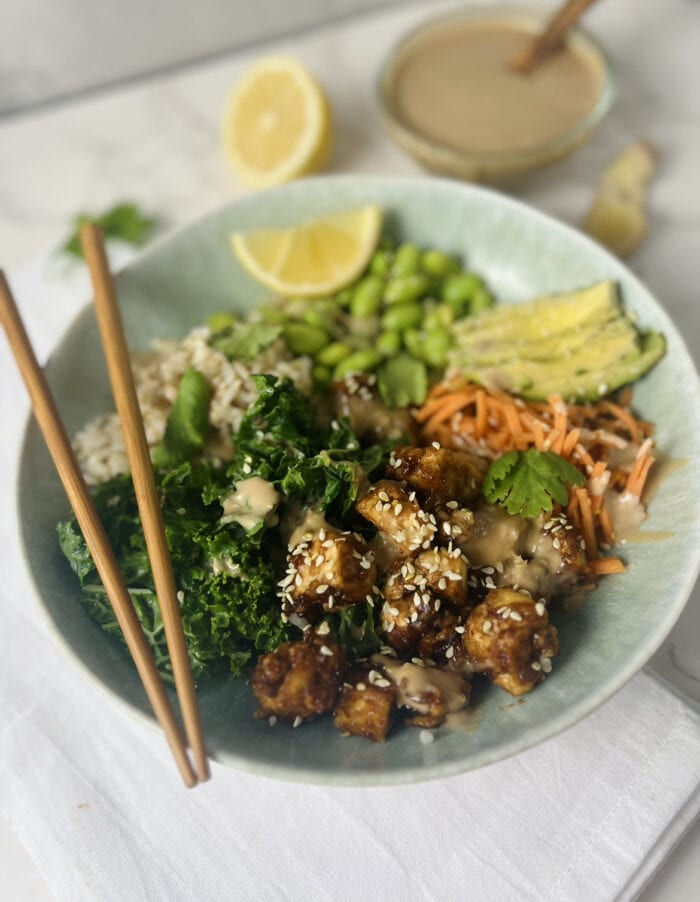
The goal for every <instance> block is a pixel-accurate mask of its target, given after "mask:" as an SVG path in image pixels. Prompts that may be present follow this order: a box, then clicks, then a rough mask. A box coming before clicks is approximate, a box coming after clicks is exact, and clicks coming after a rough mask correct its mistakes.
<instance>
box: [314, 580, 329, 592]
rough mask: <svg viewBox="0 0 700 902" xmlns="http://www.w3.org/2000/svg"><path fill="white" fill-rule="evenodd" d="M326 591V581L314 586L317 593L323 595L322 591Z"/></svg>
mask: <svg viewBox="0 0 700 902" xmlns="http://www.w3.org/2000/svg"><path fill="white" fill-rule="evenodd" d="M327 591H328V585H327V583H321V585H320V586H316V594H317V595H323V593H324V592H327Z"/></svg>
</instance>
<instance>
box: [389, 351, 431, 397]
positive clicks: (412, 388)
mask: <svg viewBox="0 0 700 902" xmlns="http://www.w3.org/2000/svg"><path fill="white" fill-rule="evenodd" d="M377 387H378V388H379V394H380V395H381V396H382V401H384V403H385V404H386V406H387V407H409V406H410V405H411V404H422V403H423V401H425V397H426V395H427V394H428V371H427V369H426V366H425V364H424V363H423V362H422V361H421V360H416V359H415V357H410V356H409V355H408V354H399V355H398V357H394V358H393V359H391V360H387V361H386V363H384V364H383V365H382V366H381V368H380V370H379V373H378V374H377Z"/></svg>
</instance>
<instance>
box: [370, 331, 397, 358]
mask: <svg viewBox="0 0 700 902" xmlns="http://www.w3.org/2000/svg"><path fill="white" fill-rule="evenodd" d="M375 347H376V348H377V350H378V351H379V353H380V354H383V355H384V357H393V356H394V354H398V352H399V351H400V350H401V335H400V333H398V332H393V331H392V332H382V333H381V334H380V335H378V336H377V341H376V343H375Z"/></svg>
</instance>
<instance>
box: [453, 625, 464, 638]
mask: <svg viewBox="0 0 700 902" xmlns="http://www.w3.org/2000/svg"><path fill="white" fill-rule="evenodd" d="M455 632H456V633H459V635H460V636H461V635H462V633H463V632H464V627H463V626H456V627H455Z"/></svg>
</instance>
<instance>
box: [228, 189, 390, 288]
mask: <svg viewBox="0 0 700 902" xmlns="http://www.w3.org/2000/svg"><path fill="white" fill-rule="evenodd" d="M381 224H382V214H381V210H380V209H379V207H377V206H376V205H374V204H369V205H367V206H365V207H359V208H357V209H355V210H348V211H347V212H344V213H336V214H335V215H332V216H326V217H323V218H321V219H314V220H311V221H308V222H303V223H300V224H299V225H296V226H291V227H290V228H286V229H268V230H265V231H259V232H235V233H234V234H233V235H231V245H232V247H233V251H234V253H235V255H236V257H237V258H238V261H239V262H240V264H241V265H242V266H243V268H244V269H245V270H246V271H247V272H248V273H250V275H251V276H253V278H255V279H257V280H258V281H259V282H262V283H263V285H266V286H267V287H268V288H271V289H272V290H273V291H275V292H277V294H281V295H284V296H292V295H301V296H303V297H321V296H322V295H326V294H332V293H333V292H335V291H338V289H340V288H343V287H344V286H345V285H347V284H348V283H349V282H352V281H353V279H356V278H357V277H358V276H359V275H360V274H361V273H362V272H363V271H364V269H366V267H367V264H368V263H369V259H370V257H371V256H372V253H373V251H374V249H375V247H376V246H377V241H378V240H379V231H380V229H381Z"/></svg>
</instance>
